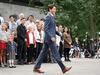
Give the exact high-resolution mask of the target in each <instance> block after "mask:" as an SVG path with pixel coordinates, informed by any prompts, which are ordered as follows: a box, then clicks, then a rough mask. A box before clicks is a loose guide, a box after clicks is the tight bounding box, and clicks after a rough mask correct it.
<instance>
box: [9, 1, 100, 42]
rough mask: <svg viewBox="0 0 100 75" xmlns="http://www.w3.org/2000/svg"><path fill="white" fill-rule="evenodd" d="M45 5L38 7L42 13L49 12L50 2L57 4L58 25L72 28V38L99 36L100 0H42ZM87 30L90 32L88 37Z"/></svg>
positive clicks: (30, 3) (80, 38)
mask: <svg viewBox="0 0 100 75" xmlns="http://www.w3.org/2000/svg"><path fill="white" fill-rule="evenodd" d="M10 1H12V0H10ZM35 1H36V0H29V6H32V5H34V2H35ZM40 1H41V2H42V3H43V4H44V6H43V7H38V6H36V7H37V8H39V9H40V10H41V12H40V13H44V14H45V15H46V14H47V12H48V11H47V6H48V4H53V3H54V4H55V5H56V6H57V11H56V15H55V23H56V25H59V24H61V25H62V26H63V27H68V28H69V29H70V34H71V36H72V39H74V38H76V37H78V38H79V40H80V41H81V43H82V42H83V40H84V39H86V41H87V40H88V39H90V38H91V37H94V38H97V36H96V35H97V32H100V30H99V29H100V23H99V22H100V1H99V0H40ZM86 32H88V34H87V37H86Z"/></svg>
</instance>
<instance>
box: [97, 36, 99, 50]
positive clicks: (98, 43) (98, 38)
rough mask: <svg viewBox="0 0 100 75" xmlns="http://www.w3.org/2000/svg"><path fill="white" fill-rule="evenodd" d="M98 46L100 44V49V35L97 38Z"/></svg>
mask: <svg viewBox="0 0 100 75" xmlns="http://www.w3.org/2000/svg"><path fill="white" fill-rule="evenodd" d="M97 46H98V49H99V48H100V37H98V39H97Z"/></svg>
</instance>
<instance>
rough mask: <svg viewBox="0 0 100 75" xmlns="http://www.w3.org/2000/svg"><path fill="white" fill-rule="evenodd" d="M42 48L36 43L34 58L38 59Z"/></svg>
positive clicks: (40, 44)
mask: <svg viewBox="0 0 100 75" xmlns="http://www.w3.org/2000/svg"><path fill="white" fill-rule="evenodd" d="M42 46H43V44H42V43H39V42H36V58H38V56H39V54H40V52H41V50H42Z"/></svg>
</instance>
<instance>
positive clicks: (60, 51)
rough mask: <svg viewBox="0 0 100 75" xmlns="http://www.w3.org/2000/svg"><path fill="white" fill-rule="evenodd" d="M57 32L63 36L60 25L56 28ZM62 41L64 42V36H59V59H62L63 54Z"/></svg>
mask: <svg viewBox="0 0 100 75" xmlns="http://www.w3.org/2000/svg"><path fill="white" fill-rule="evenodd" d="M58 31H59V32H60V33H62V34H63V32H62V25H59V26H58ZM63 41H64V36H63V35H62V36H61V40H60V48H59V55H60V58H62V53H63Z"/></svg>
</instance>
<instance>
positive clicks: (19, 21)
mask: <svg viewBox="0 0 100 75" xmlns="http://www.w3.org/2000/svg"><path fill="white" fill-rule="evenodd" d="M22 18H24V14H23V13H21V14H20V15H19V19H18V20H17V21H16V24H17V26H19V25H20V24H21V19H22ZM24 26H26V24H24Z"/></svg>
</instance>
